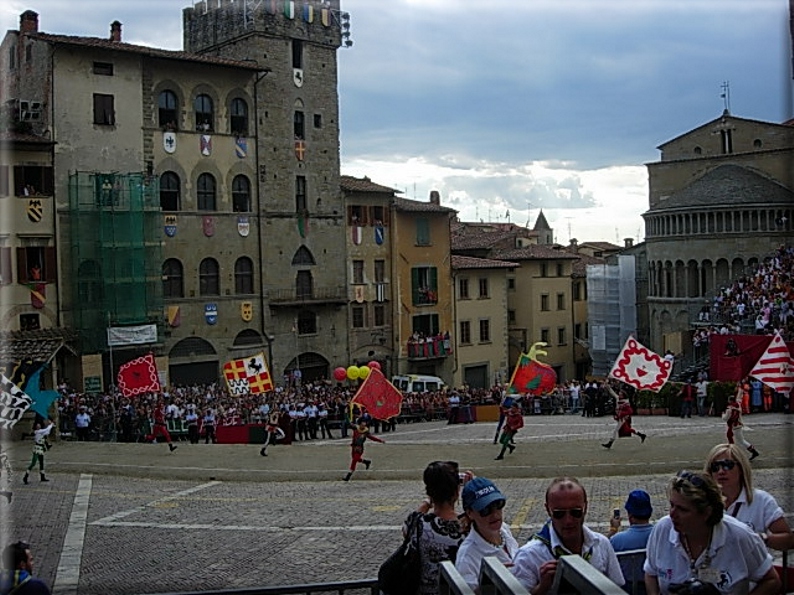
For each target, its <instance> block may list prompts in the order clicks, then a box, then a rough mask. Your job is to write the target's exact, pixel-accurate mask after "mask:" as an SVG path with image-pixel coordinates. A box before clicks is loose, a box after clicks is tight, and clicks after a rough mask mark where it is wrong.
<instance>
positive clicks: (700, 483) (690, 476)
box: [676, 471, 706, 489]
mask: <svg viewBox="0 0 794 595" xmlns="http://www.w3.org/2000/svg"><path fill="white" fill-rule="evenodd" d="M676 479H677V480H678V481H676V484H677V486H678V487H681V484H682V483H683V482H687V483H690V484H692V485H693V486H695V487H696V488H699V489H702V488H704V487H705V486H706V482H705V481H704V480H703V478H702V477H700V476H699V475H695V474H694V473H692V472H691V471H680V472H679V473H678V474H677V475H676Z"/></svg>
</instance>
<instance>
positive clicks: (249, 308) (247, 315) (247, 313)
mask: <svg viewBox="0 0 794 595" xmlns="http://www.w3.org/2000/svg"><path fill="white" fill-rule="evenodd" d="M240 318H242V319H243V320H244V321H245V322H251V321H252V320H253V319H254V302H242V303H241V304H240Z"/></svg>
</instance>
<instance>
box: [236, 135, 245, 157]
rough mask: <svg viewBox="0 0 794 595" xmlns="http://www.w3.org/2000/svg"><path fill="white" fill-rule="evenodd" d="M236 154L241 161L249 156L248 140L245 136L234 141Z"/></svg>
mask: <svg viewBox="0 0 794 595" xmlns="http://www.w3.org/2000/svg"><path fill="white" fill-rule="evenodd" d="M234 154H235V155H237V157H239V158H240V159H245V158H246V157H247V156H248V140H247V139H246V138H245V137H244V136H238V137H237V138H236V139H234Z"/></svg>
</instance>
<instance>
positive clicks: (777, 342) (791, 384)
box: [750, 332, 794, 394]
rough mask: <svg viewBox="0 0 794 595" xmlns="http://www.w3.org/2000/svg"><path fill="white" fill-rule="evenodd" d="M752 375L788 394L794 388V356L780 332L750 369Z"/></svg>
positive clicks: (776, 389)
mask: <svg viewBox="0 0 794 595" xmlns="http://www.w3.org/2000/svg"><path fill="white" fill-rule="evenodd" d="M750 376H753V377H755V378H758V380H760V381H761V382H763V383H764V384H766V385H767V386H768V387H770V388H772V389H774V390H775V391H777V392H779V393H783V394H786V393H789V392H791V389H792V388H794V358H792V357H791V353H790V352H789V350H788V347H787V346H786V342H785V341H784V340H783V337H781V336H780V332H777V333H775V336H774V337H772V341H770V343H769V347H767V348H766V351H764V353H763V355H762V356H761V358H760V359H759V360H758V362H757V363H756V364H755V366H753V369H752V370H750Z"/></svg>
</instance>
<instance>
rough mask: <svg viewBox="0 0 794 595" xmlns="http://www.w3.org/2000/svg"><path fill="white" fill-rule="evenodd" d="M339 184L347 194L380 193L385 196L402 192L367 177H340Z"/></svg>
mask: <svg viewBox="0 0 794 595" xmlns="http://www.w3.org/2000/svg"><path fill="white" fill-rule="evenodd" d="M339 184H340V186H342V190H344V191H346V192H378V193H383V194H396V193H398V192H400V190H395V189H394V188H389V187H388V186H381V185H380V184H376V183H375V182H373V181H372V180H370V179H369V178H367V177H366V176H365V177H363V178H354V177H353V176H340V177H339Z"/></svg>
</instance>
